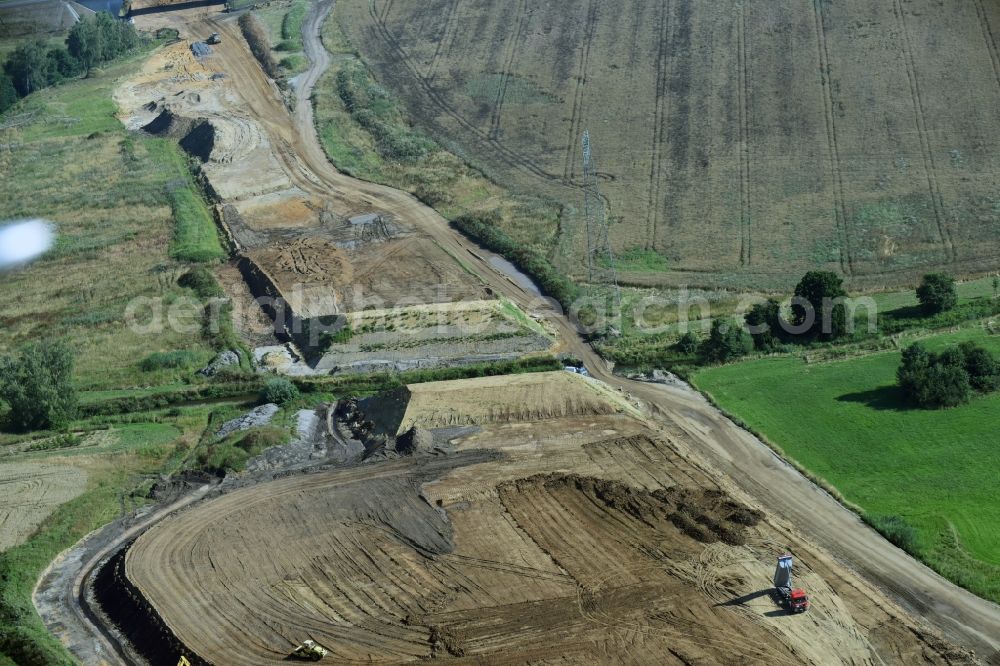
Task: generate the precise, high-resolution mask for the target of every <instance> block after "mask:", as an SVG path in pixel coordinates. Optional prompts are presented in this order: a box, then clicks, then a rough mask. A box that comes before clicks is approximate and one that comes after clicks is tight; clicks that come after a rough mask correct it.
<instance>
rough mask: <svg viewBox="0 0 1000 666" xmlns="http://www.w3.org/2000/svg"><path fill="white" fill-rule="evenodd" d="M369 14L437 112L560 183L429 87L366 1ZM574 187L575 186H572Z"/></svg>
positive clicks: (510, 161) (504, 157) (516, 163)
mask: <svg viewBox="0 0 1000 666" xmlns="http://www.w3.org/2000/svg"><path fill="white" fill-rule="evenodd" d="M368 7H369V15H370V16H371V18H372V21H373V25H374V27H375V30H376V32H377V33H378V35H379V36H380V37H381V38H382V40H383V41H384V42H385V43H386V44H387V45H388V46H389V47H390V49H391V50H392V51H394V52H395V53H396V55H397V57H398V62H399V64H400V65H401V66H402V67H403V68H405V69H406V70H407V71H408V72H409V73H410V75H411V77H412V80H413V82H414V83H416V84H417V85H418V86H419V87H420V89H421V90H422V91H423V93H424V94H425V95H426V96H427V98H428V99H429V100H430V101H431V102H432V103H433V104H434V106H436V107H437V108H438V109H439V110H440V111H441V112H443V113H444V114H445V115H447V116H448V117H450V118H451V119H452V120H454V121H455V122H456V123H458V125H459V126H460V127H462V128H463V129H465V130H466V131H468V132H470V133H471V134H472V135H473V136H474V137H476V138H477V139H479V140H480V141H482V142H483V143H485V144H486V145H487V146H488V147H489V149H490V150H492V151H493V152H494V154H496V155H497V156H498V158H499V159H500V160H501V161H503V162H504V163H506V164H507V165H509V166H511V167H514V168H521V169H524V170H525V171H527V172H529V173H531V174H534V175H535V176H538V177H539V178H541V179H543V180H545V181H547V182H550V183H553V184H556V185H563V184H564V183H563V181H562V177H561V176H556V175H554V174H551V173H549V172H548V171H545V170H544V169H543V168H542V167H540V166H538V165H537V164H535V163H534V162H533V161H531V160H530V159H528V158H526V157H524V156H523V155H520V154H519V153H516V152H514V151H512V150H510V149H509V148H507V147H506V146H504V145H503V144H501V143H500V142H499V141H496V140H494V139H492V138H490V136H489V135H488V133H485V132H483V131H482V130H481V129H479V128H478V127H476V126H475V125H473V124H472V123H471V122H469V121H468V120H466V118H465V117H464V116H463V115H462V114H461V113H459V112H458V111H457V110H456V109H455V108H454V107H452V106H451V105H450V104H449V103H448V101H447V100H445V99H444V97H443V96H442V95H441V94H440V93H438V92H437V91H436V90H435V89H434V88H433V86H431V85H430V84H429V83H428V82H427V81H426V80H425V79H424V78H423V77H422V76H420V72H419V71H418V70H417V68H416V66H415V65H414V63H413V61H412V59H411V58H410V57H409V56H408V55H407V54H406V51H405V50H404V49H403V48H402V46H400V44H399V41H398V40H397V39H396V38H395V37H393V36H392V32H391V31H390V30H389V28H388V26H387V25H386V24H385V22H384V21H383V20H382V19H381V18H379V16H378V14H377V13H376V12H375V3H374V0H371V1H370V2H369V5H368ZM574 189H575V188H574Z"/></svg>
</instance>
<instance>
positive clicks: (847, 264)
mask: <svg viewBox="0 0 1000 666" xmlns="http://www.w3.org/2000/svg"><path fill="white" fill-rule="evenodd" d="M813 20H814V24H815V29H816V47H817V56H818V57H819V69H820V89H821V90H822V91H823V112H824V115H825V116H826V140H827V151H828V153H829V155H830V180H831V182H832V185H833V205H834V218H835V219H836V221H837V234H838V236H840V243H839V245H840V270H841V271H842V272H843V273H844V274H845V275H854V259H853V258H852V256H851V238H850V236H851V234H850V230H849V229H848V228H847V220H848V215H847V203H846V200H845V197H844V175H843V174H844V170H843V163H842V162H841V159H840V143H839V141H838V139H837V105H836V100H835V99H834V98H833V86H832V83H831V81H830V77H831V76H832V75H833V72H832V65H831V64H830V49H829V47H828V46H827V43H826V26H825V22H824V17H823V7H822V5H821V0H813Z"/></svg>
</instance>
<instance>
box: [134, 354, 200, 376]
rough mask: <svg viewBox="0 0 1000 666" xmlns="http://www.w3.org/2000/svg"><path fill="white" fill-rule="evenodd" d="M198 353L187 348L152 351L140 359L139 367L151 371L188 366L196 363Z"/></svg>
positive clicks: (144, 370)
mask: <svg viewBox="0 0 1000 666" xmlns="http://www.w3.org/2000/svg"><path fill="white" fill-rule="evenodd" d="M198 359H199V355H198V354H197V353H196V352H193V351H188V350H180V351H171V352H154V353H152V354H150V355H149V356H147V357H146V358H144V359H142V361H141V362H140V363H139V368H140V369H141V370H142V371H143V372H153V371H154V370H165V369H176V368H190V367H191V366H193V365H195V364H196V363H198Z"/></svg>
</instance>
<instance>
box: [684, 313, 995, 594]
mask: <svg viewBox="0 0 1000 666" xmlns="http://www.w3.org/2000/svg"><path fill="white" fill-rule="evenodd" d="M964 340H972V341H974V342H976V343H977V344H981V345H983V346H985V347H987V348H988V349H990V350H991V351H993V352H994V353H997V352H998V351H1000V337H998V336H991V335H988V334H987V333H986V332H985V331H983V330H982V329H976V330H965V331H960V332H958V333H952V334H942V335H937V336H933V337H931V338H928V339H926V340H924V341H923V342H924V344H925V345H926V346H927V347H928V348H930V349H932V350H933V349H942V348H944V347H947V346H951V345H954V344H957V343H958V342H961V341H964ZM899 359H900V355H899V353H898V352H885V353H876V354H870V355H867V356H862V357H857V358H851V359H847V360H843V361H835V362H825V363H809V364H803V362H802V361H801V360H800V359H798V358H790V357H783V358H774V359H760V360H754V361H748V362H743V363H737V364H733V365H728V366H723V367H717V368H710V369H705V370H702V371H700V372H698V373H697V374H696V375H695V377H694V381H695V382H696V383H697V385H698V386H699V387H701V388H702V389H704V390H705V391H707V392H708V393H709V394H711V396H712V397H713V399H714V400H715V401H716V402H717V403H718V404H720V405H722V407H723V408H724V409H725V410H726V411H727V412H729V413H732V414H735V415H737V422H743V423H746V424H747V425H748V426H749V428H750V429H751V430H752V431H756V432H758V433H761V434H762V435H764V437H762V439H764V441H767V442H773V443H775V444H776V446H775V447H774V448H775V449H776V450H777V451H779V452H780V453H782V455H784V456H785V457H786V458H787V459H789V460H791V461H796V462H795V464H796V465H797V466H798V467H799V469H801V470H805V472H806V474H807V476H809V477H810V478H813V479H814V480H819V482H820V484H821V485H822V486H823V487H824V488H826V489H828V490H830V491H831V492H832V494H833V495H834V496H835V497H837V498H838V499H842V498H844V497H846V498H847V499H848V500H850V501H851V502H853V503H854V504H849V506H850V507H851V508H853V509H855V510H856V511H858V512H859V513H860V514H861V515H862V516H864V517H865V519H866V520H867V521H868V522H869V524H871V525H872V526H873V527H875V528H876V529H878V530H879V531H880V532H882V533H883V534H884V535H885V536H886V537H887V538H888V539H889V540H891V541H892V542H893V543H895V544H897V545H899V546H900V547H901V548H904V549H905V550H907V551H908V552H911V553H913V554H915V555H917V556H918V557H920V558H921V559H922V560H924V561H925V562H926V563H927V564H928V565H929V566H931V567H932V568H933V569H935V570H936V571H938V572H939V573H941V574H942V575H944V576H947V577H948V578H950V579H951V580H952V581H954V582H955V583H957V584H960V585H962V586H963V587H966V588H967V589H969V590H971V591H972V592H974V593H976V594H978V595H980V596H982V597H984V598H987V599H991V600H993V601H1000V548H998V545H997V544H998V543H1000V506H998V505H997V504H996V502H995V498H996V497H997V495H998V493H1000V479H998V477H997V476H996V474H995V473H994V470H995V469H996V468H997V466H998V465H1000V449H998V448H997V447H996V446H995V445H994V443H995V433H994V432H993V430H994V425H993V424H995V423H997V421H998V420H1000V396H997V395H988V396H982V397H978V398H976V399H974V400H973V401H972V402H971V403H970V404H968V405H963V406H961V407H958V408H955V409H949V410H935V411H929V410H922V409H913V408H911V407H910V405H909V404H907V403H906V401H905V400H904V398H903V396H902V395H901V393H900V392H899V391H898V389H897V387H896V386H895V371H896V368H897V367H898V365H899ZM823 479H826V481H823ZM837 489H839V492H837ZM841 493H842V494H841ZM859 506H860V507H863V509H862V508H859Z"/></svg>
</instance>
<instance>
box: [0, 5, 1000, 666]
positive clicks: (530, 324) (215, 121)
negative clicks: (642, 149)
mask: <svg viewBox="0 0 1000 666" xmlns="http://www.w3.org/2000/svg"><path fill="white" fill-rule="evenodd" d="M135 4H136V5H139V4H140V3H138V2H137V3H135ZM153 4H155V6H156V9H157V11H155V12H149V13H145V14H144V13H141V12H139V13H138V14H137V15H136V17H135V21H136V24H137V25H138V27H140V28H141V29H143V30H150V31H154V30H157V29H160V28H163V27H171V28H176V29H177V30H178V32H179V35H180V37H179V40H178V41H176V42H175V43H173V44H170V45H167V46H163V47H161V48H159V49H157V50H156V51H154V52H153V53H152V55H150V56H149V57H148V58H147V59H146V60H145V61H144V62H143V64H142V65H141V67H139V68H138V70H137V71H136V73H135V74H134V75H132V76H129V77H127V78H125V79H123V80H121V81H120V82H118V83H117V84H116V88H115V93H114V100H115V103H116V105H117V109H118V117H119V119H120V121H121V122H122V123H123V124H124V125H125V126H126V127H128V128H129V129H130V130H132V131H134V132H136V133H145V134H147V135H152V136H156V137H167V138H170V139H172V140H176V141H177V142H178V143H179V144H180V146H181V147H182V148H183V149H184V151H185V152H186V153H187V154H188V155H190V156H191V157H192V158H193V159H194V160H195V162H196V164H197V169H198V174H199V178H200V180H201V184H202V185H203V186H204V189H205V191H206V192H208V194H209V195H210V197H211V199H212V201H211V203H212V205H213V206H214V209H215V210H214V212H215V214H216V220H217V222H218V225H219V227H220V229H221V233H222V235H223V236H224V237H225V238H226V239H227V240H228V241H229V243H230V245H231V248H232V251H233V252H232V255H233V256H232V258H231V260H230V261H228V262H227V263H225V264H220V265H219V266H218V267H215V268H213V270H214V271H215V273H216V276H217V277H218V279H219V282H220V283H221V284H222V286H223V287H224V290H225V292H226V296H227V297H229V298H230V299H231V300H232V301H234V302H238V303H240V304H241V305H242V307H240V308H237V310H238V311H239V312H241V316H240V317H239V318H238V319H237V320H236V321H235V326H236V329H237V332H238V333H239V334H240V335H241V337H242V339H243V340H244V341H246V342H247V343H248V344H249V345H250V346H251V347H252V348H253V352H254V355H255V356H256V359H257V361H258V364H259V365H260V367H261V368H263V369H264V370H266V371H275V372H278V373H283V374H286V375H292V376H298V375H302V376H310V375H330V374H334V375H336V374H350V373H374V372H383V371H392V372H394V371H400V370H409V369H422V368H442V367H452V366H468V365H472V364H476V363H482V362H484V361H491V362H492V361H505V360H513V359H523V358H531V357H533V356H548V355H558V356H559V357H560V358H564V359H572V360H573V363H574V365H572V366H568V368H567V369H569V370H572V372H568V371H566V370H558V371H553V372H540V373H535V374H523V375H501V376H493V377H480V378H473V379H461V380H454V381H433V382H426V383H414V384H408V385H406V386H402V387H400V388H397V389H394V390H391V391H386V392H381V393H377V394H375V395H370V396H366V397H339V399H337V400H335V401H332V402H330V401H324V402H323V403H322V404H317V405H315V406H313V407H310V408H308V409H302V410H301V411H299V413H298V416H299V421H298V422H299V424H300V426H299V437H298V439H296V440H295V441H294V442H292V443H290V444H287V445H285V446H286V447H288V449H287V450H288V451H292V450H293V449H294V451H295V455H294V456H293V455H291V454H289V456H288V457H287V459H286V458H281V457H280V456H275V457H274V460H275V461H276V462H274V463H273V464H267V465H264V464H260V465H256V466H255V465H249V466H248V467H247V470H246V471H245V472H243V473H240V474H233V475H229V476H226V477H225V479H223V480H220V479H217V478H209V477H196V476H191V477H190V478H184V479H181V480H174V481H175V486H173V487H172V488H171V493H170V494H169V495H164V497H166V499H163V500H162V501H161V502H160V503H159V504H157V505H155V506H153V507H150V508H148V509H147V510H146V511H145V512H144V513H141V514H140V515H139V516H138V517H137V518H136V519H135V520H134V521H133V522H130V523H128V524H127V525H126V524H125V523H117V524H114V523H113V524H112V525H110V526H109V527H108V528H105V529H104V530H101V531H99V532H96V533H94V534H92V535H89V536H88V537H87V538H86V539H84V540H83V541H82V542H80V543H79V544H77V545H76V546H74V547H73V548H72V549H70V550H68V551H66V552H65V553H63V554H62V555H60V557H59V558H58V559H57V560H56V561H55V562H53V563H52V565H51V566H50V567H49V569H48V570H47V571H46V572H45V574H44V576H43V578H42V580H41V581H40V582H39V584H38V585H37V586H36V588H35V590H34V602H35V607H36V609H37V610H38V613H39V615H40V616H41V617H42V619H43V621H44V622H45V624H46V627H47V628H48V630H49V631H50V632H51V633H52V634H54V635H55V636H56V637H57V638H58V639H59V640H60V641H61V642H62V644H63V645H64V646H65V648H66V649H67V650H68V651H69V652H70V653H71V654H72V655H73V656H74V657H75V658H76V659H77V660H79V661H80V662H82V663H95V664H97V663H100V664H151V665H153V666H158V665H160V664H163V665H169V666H175V665H177V664H182V665H183V664H190V665H201V664H217V665H222V664H234V665H238V664H239V665H242V664H272V663H285V662H288V661H291V662H293V663H294V662H296V661H307V660H315V661H319V662H320V663H330V664H354V663H359V664H360V663H382V664H390V663H406V662H415V661H422V660H429V659H440V660H447V661H449V662H453V663H468V664H500V663H503V664H513V663H518V664H520V663H525V664H527V663H531V664H549V663H553V664H554V663H582V664H608V663H621V664H635V663H650V664H789V665H791V664H817V665H820V664H823V665H825V664H851V665H856V664H872V665H876V664H879V665H881V664H916V663H920V664H941V665H946V664H947V665H952V666H954V665H959V664H1000V608H997V606H996V605H995V604H992V603H990V602H988V601H985V600H983V599H980V598H978V597H976V596H974V595H972V594H971V593H969V592H967V591H966V590H964V589H961V588H959V587H957V586H956V585H954V584H952V583H950V582H948V581H946V580H945V579H944V578H942V577H941V576H939V575H937V574H936V573H934V572H933V571H931V570H930V569H928V568H927V567H926V566H924V565H922V564H920V563H918V562H917V561H916V560H914V559H912V558H910V557H909V556H908V555H906V554H905V553H903V551H901V550H899V549H898V548H896V547H895V546H893V545H891V544H890V543H889V542H888V541H886V540H885V539H883V538H882V537H881V536H879V535H878V534H877V533H876V532H875V531H873V530H872V529H871V528H869V527H868V526H866V525H865V524H864V523H863V522H862V521H861V519H860V518H859V516H858V515H857V514H855V513H853V512H852V511H850V510H848V509H847V508H845V507H844V506H843V505H842V504H841V503H840V502H838V501H837V500H836V499H834V498H833V497H832V496H831V495H830V494H828V493H827V492H825V491H824V490H821V489H820V488H819V487H818V486H816V485H815V484H814V483H813V482H812V481H811V480H809V479H807V478H806V477H804V476H803V475H802V474H800V473H799V471H797V470H796V469H794V468H793V467H792V466H790V465H788V464H787V463H786V462H784V461H783V460H782V459H781V458H779V457H778V456H777V455H775V454H774V452H773V451H772V450H771V449H769V448H768V447H767V446H765V444H764V443H763V442H761V441H760V440H759V439H758V438H757V437H756V436H754V435H753V434H752V433H750V432H748V431H747V430H744V429H742V428H740V427H739V426H737V425H736V424H735V423H734V422H733V421H732V420H730V419H729V418H727V417H726V416H725V415H724V414H722V413H721V412H720V411H719V410H718V409H717V408H716V407H714V406H713V405H712V404H710V403H709V402H708V401H707V400H706V399H705V398H704V397H703V396H702V395H701V394H699V393H697V392H695V391H694V390H693V389H691V388H690V387H689V386H687V385H686V384H684V383H683V382H681V381H680V380H678V379H677V378H675V377H673V376H672V375H668V374H663V375H658V376H643V377H633V378H624V377H621V376H617V375H615V374H613V372H612V368H611V367H609V365H608V364H607V363H606V362H605V361H604V360H603V359H601V358H600V357H599V356H597V354H596V353H595V352H594V350H593V349H592V348H591V347H590V346H589V344H588V343H587V342H586V341H585V340H584V339H583V338H582V337H581V335H580V333H579V332H578V330H577V328H576V327H575V326H574V324H573V323H571V320H570V318H569V317H568V316H566V315H563V314H562V312H561V310H560V309H559V308H557V307H555V306H553V304H552V302H551V301H549V300H547V299H543V298H541V297H540V296H539V291H538V289H537V288H535V287H534V286H533V285H531V283H530V281H528V282H527V283H526V282H525V280H526V277H525V276H524V275H523V274H520V273H519V272H517V271H516V269H513V268H512V267H510V265H509V264H506V263H505V262H503V261H501V260H502V257H499V256H498V255H495V254H493V253H491V252H489V251H487V250H485V249H483V248H482V247H479V246H478V245H476V244H475V243H474V242H472V241H470V240H469V239H467V238H465V237H463V236H462V235H460V234H459V233H457V232H456V231H455V230H454V229H452V228H451V227H449V225H448V222H447V221H446V220H445V219H444V218H443V217H442V216H441V215H440V214H438V213H437V212H436V211H435V210H433V209H432V208H430V207H428V206H426V205H424V204H423V203H421V202H420V201H419V200H417V199H416V198H415V197H414V196H412V195H410V194H408V193H406V192H403V191H400V190H396V189H393V188H390V187H386V186H383V185H377V184H372V183H368V182H363V181H360V180H356V179H354V178H351V177H349V176H347V175H345V174H343V173H341V172H339V171H337V170H336V169H335V168H334V167H333V166H332V165H331V164H330V162H329V161H328V159H327V156H326V155H325V154H324V152H323V150H322V148H321V146H320V143H319V141H318V140H317V137H316V130H315V127H314V123H313V117H312V114H313V108H312V104H311V101H310V99H311V93H312V87H313V86H314V85H315V83H316V81H317V80H318V79H319V77H320V75H321V74H322V73H323V71H324V69H325V68H326V67H327V66H328V65H329V54H328V53H327V52H326V50H325V49H324V47H323V44H322V41H321V40H320V33H319V27H320V26H321V25H322V24H323V21H324V19H325V18H326V17H327V16H328V14H329V12H330V11H331V9H332V7H333V2H332V0H321V1H320V2H315V3H312V4H310V6H309V13H308V16H307V17H306V20H305V23H304V24H303V27H302V37H303V43H304V52H305V53H306V55H307V56H308V58H309V60H310V64H309V69H308V70H307V71H306V72H305V73H303V74H300V75H298V76H297V77H296V79H295V82H294V84H293V85H290V86H288V87H279V86H278V85H277V84H276V83H275V82H274V81H273V80H272V79H270V78H268V77H267V76H266V75H265V74H264V72H263V71H262V69H261V67H260V66H259V64H258V62H257V61H256V60H255V59H254V56H253V55H252V54H251V53H250V50H249V48H248V45H247V42H246V40H245V39H244V37H243V35H242V34H241V31H240V28H239V27H238V25H237V19H238V16H237V15H236V13H229V12H224V11H223V9H224V8H223V7H222V6H221V5H210V6H204V5H202V4H201V3H189V4H196V5H198V6H185V5H184V3H181V4H178V6H177V7H175V8H173V10H171V9H170V6H169V3H162V2H161V3H153ZM355 4H357V3H355ZM379 4H382V3H379ZM150 6H152V5H150ZM588 136H589V135H588ZM580 138H582V137H580ZM575 140H576V141H579V140H580V139H579V138H577V139H575ZM583 150H585V151H588V148H587V147H586V144H584V148H583ZM588 156H589V155H588ZM586 168H590V165H589V163H587V166H586ZM590 175H593V174H590ZM593 177H594V179H595V180H596V175H593ZM592 196H595V197H596V196H597V194H596V189H595V194H593V195H592ZM605 233H606V229H605ZM604 242H605V244H606V243H607V239H605V241H604ZM608 254H610V249H609V250H608ZM598 260H599V257H597V258H594V261H595V262H597V261H598ZM567 362H569V361H567ZM295 447H298V448H295ZM300 453H301V455H300ZM288 461H291V462H288ZM15 471H17V472H18V473H19V474H23V475H25V476H26V478H27V477H33V475H34V476H37V475H43V474H48V475H50V476H58V475H59V474H62V473H63V470H59V469H54V468H52V469H50V468H43V467H38V468H31V469H27V468H26V469H24V470H15ZM60 478H61V477H60ZM78 481H79V480H78V479H76V478H68V479H64V480H63V482H62V483H63V485H64V486H66V487H65V488H63V489H62V490H61V491H60V492H61V493H62V494H64V495H69V494H72V492H74V488H75V487H76V485H78ZM80 483H82V482H80ZM164 483H165V482H164ZM0 517H2V518H4V520H6V518H5V517H4V516H3V514H0ZM42 517H43V516H39V517H37V518H36V520H41V519H42Z"/></svg>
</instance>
